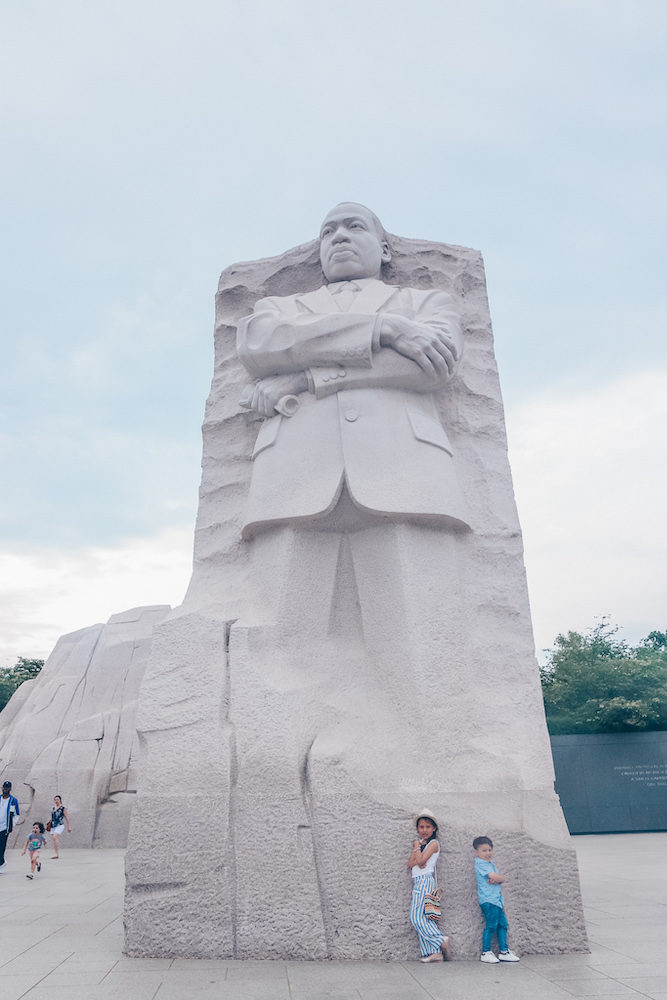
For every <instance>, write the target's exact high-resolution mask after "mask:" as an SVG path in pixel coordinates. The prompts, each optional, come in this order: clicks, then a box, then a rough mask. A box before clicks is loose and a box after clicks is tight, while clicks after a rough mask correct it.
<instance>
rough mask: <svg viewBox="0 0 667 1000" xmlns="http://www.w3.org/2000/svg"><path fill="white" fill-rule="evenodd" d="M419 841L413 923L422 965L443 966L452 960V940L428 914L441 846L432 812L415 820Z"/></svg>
mask: <svg viewBox="0 0 667 1000" xmlns="http://www.w3.org/2000/svg"><path fill="white" fill-rule="evenodd" d="M415 826H416V828H417V837H418V839H416V840H414V841H413V842H412V851H411V852H410V857H409V858H408V868H411V869H412V903H411V905H410V922H411V923H412V926H413V927H414V929H415V930H416V931H417V935H418V936H419V947H420V949H421V953H422V958H421V960H422V962H442V961H443V959H444V958H447V959H449V958H450V952H449V938H448V937H446V936H445V935H444V934H442V933H441V932H440V929H439V927H438V924H437V922H436V921H435V920H430V919H429V918H428V917H427V916H426V914H425V913H424V899H425V897H426V895H427V893H429V892H433V891H434V890H435V866H436V864H437V861H438V855H439V854H440V845H439V844H438V841H437V840H436V839H435V838H436V834H437V832H438V822H437V820H436V818H435V816H434V815H433V813H432V812H429V810H428V809H423V810H422V811H421V812H420V813H418V815H417V816H415Z"/></svg>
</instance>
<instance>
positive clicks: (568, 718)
mask: <svg viewBox="0 0 667 1000" xmlns="http://www.w3.org/2000/svg"><path fill="white" fill-rule="evenodd" d="M617 633H618V626H617V625H612V624H610V622H608V621H607V620H606V619H604V618H603V619H601V620H600V621H599V622H598V623H597V624H596V625H595V626H593V628H590V629H588V631H587V632H586V633H584V634H583V635H582V634H581V633H580V632H568V633H567V635H558V636H556V640H555V642H554V648H553V649H551V650H549V653H548V657H547V663H546V665H545V666H544V667H541V668H540V677H541V680H542V694H543V695H544V707H545V709H546V715H547V725H548V727H549V732H550V733H552V734H553V735H556V734H558V735H560V734H566V733H637V732H649V731H651V730H653V731H655V730H664V729H667V632H657V631H654V632H649V634H648V635H647V636H646V638H645V639H642V641H641V642H640V643H639V644H638V645H637V646H630V645H628V643H627V642H624V641H623V640H622V639H619V638H618V637H617Z"/></svg>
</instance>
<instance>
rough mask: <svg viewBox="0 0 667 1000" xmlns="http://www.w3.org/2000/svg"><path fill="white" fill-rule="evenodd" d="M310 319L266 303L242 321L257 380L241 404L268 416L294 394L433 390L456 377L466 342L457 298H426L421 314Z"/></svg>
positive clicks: (244, 346)
mask: <svg viewBox="0 0 667 1000" xmlns="http://www.w3.org/2000/svg"><path fill="white" fill-rule="evenodd" d="M406 312H407V311H398V310H397V311H396V312H381V313H377V314H374V315H370V316H369V315H363V314H356V313H337V314H330V315H319V316H318V315H314V314H308V313H302V314H297V315H295V316H286V315H285V314H284V312H283V311H282V310H281V308H280V300H277V299H264V300H262V301H261V302H258V303H257V306H256V308H255V312H254V313H253V314H252V315H251V316H248V317H245V318H244V319H243V320H241V322H240V323H239V327H238V338H237V349H238V353H239V357H240V359H241V361H242V362H243V364H244V366H245V367H246V368H247V370H248V371H249V372H250V374H251V375H254V376H255V377H256V378H257V379H258V381H257V382H256V383H255V385H254V386H250V387H248V390H247V391H246V393H245V394H244V396H243V398H242V400H241V403H242V405H243V406H246V407H247V408H248V409H252V410H255V411H256V412H257V413H258V414H259V415H261V416H264V417H269V416H272V415H273V413H274V407H275V405H276V403H277V402H278V400H279V399H280V398H281V397H282V396H284V395H286V394H288V393H293V394H295V395H298V394H299V393H301V392H312V393H313V394H314V395H316V396H317V397H318V398H319V397H321V396H325V395H330V394H331V393H333V392H340V391H343V390H345V389H351V388H369V387H370V388H373V387H375V388H381V387H382V388H386V387H389V388H402V389H411V390H412V391H415V392H431V391H432V390H433V389H435V388H437V387H438V386H439V385H441V384H442V383H444V382H445V381H446V380H447V379H448V378H449V377H450V375H451V374H452V373H453V371H454V369H455V367H456V364H457V362H458V360H459V358H460V355H461V348H462V337H461V330H460V324H459V321H458V317H457V316H456V314H455V312H454V310H453V308H452V304H451V300H450V298H449V296H448V295H446V294H445V293H443V292H433V293H431V294H430V295H428V296H427V297H426V299H425V301H424V303H423V304H422V306H421V307H420V309H419V310H418V312H417V314H416V315H414V316H413V315H407V314H406Z"/></svg>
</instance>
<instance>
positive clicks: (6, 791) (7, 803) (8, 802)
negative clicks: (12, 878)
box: [0, 781, 19, 875]
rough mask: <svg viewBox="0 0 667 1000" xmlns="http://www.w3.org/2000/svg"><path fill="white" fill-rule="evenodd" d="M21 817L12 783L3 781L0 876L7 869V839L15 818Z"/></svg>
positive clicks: (0, 808)
mask: <svg viewBox="0 0 667 1000" xmlns="http://www.w3.org/2000/svg"><path fill="white" fill-rule="evenodd" d="M18 815H19V804H18V800H17V799H16V798H15V797H14V796H13V795H12V783H11V781H3V783H2V798H0V875H2V874H3V872H4V871H5V870H6V868H7V862H6V861H5V847H6V846H7V837H8V836H9V834H10V833H11V832H12V829H13V828H14V817H15V816H18Z"/></svg>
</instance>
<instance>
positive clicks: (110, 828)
mask: <svg viewBox="0 0 667 1000" xmlns="http://www.w3.org/2000/svg"><path fill="white" fill-rule="evenodd" d="M169 610H170V608H169V606H168V605H156V606H154V607H145V608H133V609H132V610H130V611H125V612H123V613H122V614H117V615H113V616H112V617H111V618H110V619H109V621H108V622H107V624H106V625H91V626H90V627H89V628H84V629H81V630H79V631H77V632H72V633H70V634H69V635H64V636H62V637H61V638H60V639H59V640H58V642H57V643H56V646H55V648H54V650H53V652H52V653H51V655H50V656H49V658H48V659H47V661H46V663H45V664H44V667H43V669H42V671H41V672H40V674H39V675H38V676H37V677H36V678H34V679H33V680H31V681H27V682H26V683H24V684H22V685H21V687H20V688H19V689H18V690H17V692H16V694H15V695H14V696H13V698H12V699H11V700H10V702H9V704H8V705H7V706H6V707H5V709H4V710H3V711H2V713H0V775H2V778H3V780H4V778H6V777H8V778H9V779H10V780H11V781H12V784H13V792H14V794H15V795H16V796H17V798H18V800H19V804H20V808H21V820H22V823H20V824H19V825H17V827H16V830H15V832H14V834H13V835H12V837H10V843H14V844H20V843H21V842H22V841H24V840H25V837H26V835H27V834H26V830H27V829H28V828H29V827H28V826H27V824H28V823H31V822H34V821H35V820H42V821H43V822H44V823H46V821H47V820H48V819H50V818H51V808H52V805H53V796H54V795H55V794H59V795H61V796H62V798H63V802H64V804H65V805H66V807H67V810H68V813H69V817H70V822H71V825H72V833H71V834H68V833H64V834H63V838H64V841H63V842H64V845H65V846H68V845H69V846H71V847H124V846H125V845H126V843H127V834H128V829H129V825H130V814H131V811H132V806H133V805H134V801H135V798H136V787H137V786H136V759H137V753H138V740H137V734H136V710H137V698H138V694H139V686H140V684H141V679H142V676H143V673H144V670H145V667H146V664H147V662H148V655H149V652H150V646H151V633H152V630H153V626H154V625H155V624H156V623H157V622H159V621H161V620H162V619H163V618H164V617H165V615H166V614H167V612H168V611H169Z"/></svg>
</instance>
